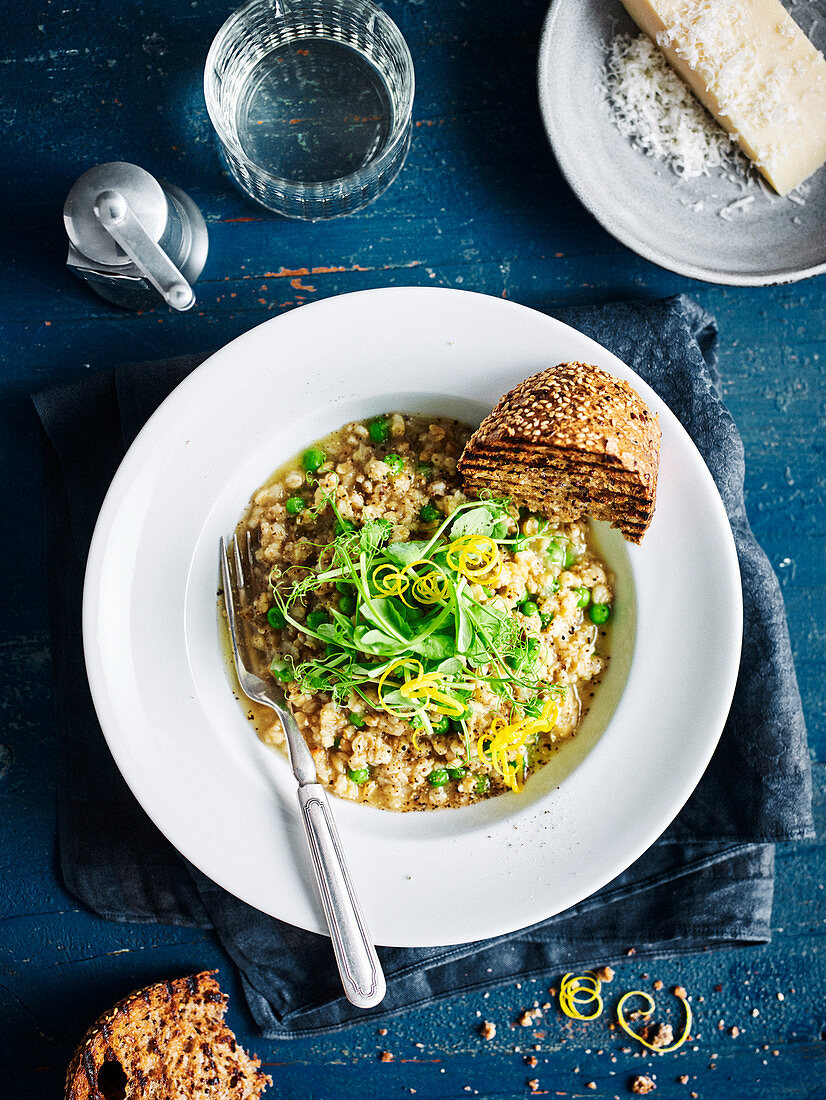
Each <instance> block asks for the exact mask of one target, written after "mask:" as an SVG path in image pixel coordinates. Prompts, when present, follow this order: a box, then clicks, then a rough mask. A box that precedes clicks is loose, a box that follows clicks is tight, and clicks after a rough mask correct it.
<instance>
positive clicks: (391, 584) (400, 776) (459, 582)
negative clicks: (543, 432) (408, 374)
mask: <svg viewBox="0 0 826 1100" xmlns="http://www.w3.org/2000/svg"><path fill="white" fill-rule="evenodd" d="M470 433H471V429H470V428H468V427H466V426H465V425H462V424H460V423H457V422H456V421H453V420H445V419H436V418H432V417H423V416H408V415H403V414H401V413H398V412H396V413H391V414H388V415H385V416H378V417H375V418H373V419H371V420H369V421H366V422H359V421H356V422H354V423H350V424H347V425H345V426H344V427H343V428H342V429H340V430H339V431H336V432H333V433H332V434H330V435H329V436H327V437H325V438H324V439H322V440H320V441H319V442H318V443H315V444H313V445H312V446H311V447H309V448H308V449H307V450H306V451H304V452H303V453H302V454H300V455H298V456H296V458H295V459H293V460H292V461H291V462H289V463H287V464H286V465H285V466H283V467H281V468H280V469H279V470H278V471H277V472H276V473H275V474H274V475H273V477H272V478H271V479H270V480H269V481H268V482H267V483H266V484H265V485H263V486H262V487H261V488H260V489H259V490H258V491H257V492H256V493H255V494H254V496H253V498H252V501H251V503H250V507H249V510H248V512H247V514H246V516H245V517H244V519H243V521H242V522H241V524H240V525H239V532H240V533H242V534H243V533H245V532H246V531H249V532H250V535H251V543H252V547H253V558H254V562H255V571H256V585H257V587H256V591H257V592H258V595H257V598H256V599H255V601H254V603H253V604H252V605H251V606H250V608H249V609H248V612H247V623H248V627H249V635H250V639H251V648H252V650H253V653H254V660H255V662H256V663H257V669H256V671H257V672H258V673H259V674H260V675H263V676H268V675H269V676H273V677H275V679H276V680H278V681H279V682H280V683H281V684H282V686H283V688H284V691H285V693H286V696H287V700H288V702H289V705H290V708H291V710H292V712H293V713H294V715H295V718H296V721H297V723H298V727H299V729H300V730H301V732H302V734H303V736H304V737H305V739H306V741H307V743H308V745H309V747H310V749H311V751H312V754H313V757H314V759H315V763H316V768H317V770H318V777H319V781H320V782H322V783H324V784H325V786H327V787H328V788H329V789H330V790H331V791H332V792H333V793H334V794H337V795H339V796H341V797H343V798H349V799H352V800H354V801H359V802H367V803H370V804H372V805H375V806H379V807H381V808H383V809H388V810H399V811H401V810H428V809H435V808H444V807H454V806H465V805H469V804H471V803H474V802H478V801H480V800H482V799H485V798H489V797H492V796H494V795H499V794H502V793H503V792H505V791H508V790H512V791H515V792H519V791H521V790H522V788H523V787H524V784H525V781H526V779H527V777H528V775H529V774H530V773H531V772H532V771H534V770H536V769H537V768H539V767H541V766H542V764H543V763H545V762H546V761H547V759H548V758H549V756H550V754H551V753H552V752H553V751H554V750H555V747H556V746H557V745H558V743H559V742H560V741H561V740H562V739H564V738H567V737H570V736H572V735H573V734H574V733H575V732H576V729H577V727H578V725H579V722H580V720H581V717H582V716H583V714H584V712H585V710H586V709H587V705H588V702H589V700H590V697H591V696H592V695H593V691H594V687H595V684H596V682H597V681H598V679H599V677H600V675H601V673H602V672H603V670H604V668H605V667H606V663H607V661H608V659H609V658H608V654H607V653H606V648H607V641H608V629H607V624H608V621H609V619H610V615H611V604H612V600H613V577H612V576H611V574H610V573H609V571H608V570H607V568H606V566H605V565H604V563H603V562H602V561H601V560H600V558H599V557H598V555H597V554H596V553H595V551H594V549H593V547H592V545H591V544H590V542H589V537H588V525H587V523H584V522H578V523H566V524H556V523H554V522H553V521H549V520H547V519H545V518H540V517H538V516H536V515H531V514H527V513H526V512H525V511H524V510H523V511H522V512H521V513H520V512H519V511H518V510H517V509H516V508H515V507H514V506H513V505H512V504H510V502H509V501H507V500H501V499H493V498H491V499H483V500H469V499H468V498H467V497H466V496H465V494H464V493H463V491H462V479H461V475H460V474H459V473H458V472H457V462H458V459H459V457H460V455H461V453H462V450H463V448H464V446H465V443H466V442H467V439H468V437H469V435H470ZM245 709H247V711H248V713H249V715H250V717H251V718H252V720H253V721H254V724H255V727H256V730H257V732H258V735H259V737H260V738H261V739H262V740H263V741H264V742H265V743H267V744H270V745H276V746H279V747H284V735H283V732H282V730H281V726H280V724H279V722H278V720H277V719H276V718H275V717H274V715H273V713H272V711H269V710H267V709H265V708H263V707H258V706H255V705H254V704H253V705H250V704H246V703H245Z"/></svg>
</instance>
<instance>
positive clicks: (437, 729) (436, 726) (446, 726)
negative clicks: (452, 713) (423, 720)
mask: <svg viewBox="0 0 826 1100" xmlns="http://www.w3.org/2000/svg"><path fill="white" fill-rule="evenodd" d="M430 724H431V726H432V727H433V732H434V733H448V732H449V731H450V719H449V718H448V716H447V715H446V714H440V715H439V716H438V717H437V718H434V719H433V720H432V721H431V723H430Z"/></svg>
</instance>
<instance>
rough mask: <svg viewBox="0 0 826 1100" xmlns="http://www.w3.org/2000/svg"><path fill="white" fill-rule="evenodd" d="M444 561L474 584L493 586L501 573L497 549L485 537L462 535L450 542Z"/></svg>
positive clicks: (494, 544) (492, 542)
mask: <svg viewBox="0 0 826 1100" xmlns="http://www.w3.org/2000/svg"><path fill="white" fill-rule="evenodd" d="M445 561H446V562H447V564H448V565H449V566H450V568H451V569H455V570H456V572H457V573H461V574H462V576H463V577H467V579H468V580H469V581H472V582H473V583H474V584H487V585H495V584H496V582H497V581H498V580H499V575H500V573H501V572H502V555H501V554H500V553H499V547H498V546H497V545H496V543H495V542H494V541H493V539H489V538H488V537H487V535H463V536H462V537H461V538H458V539H456V541H455V542H452V543H451V545H450V547H449V549H448V551H447V553H446V554H445Z"/></svg>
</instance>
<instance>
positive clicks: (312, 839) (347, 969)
mask: <svg viewBox="0 0 826 1100" xmlns="http://www.w3.org/2000/svg"><path fill="white" fill-rule="evenodd" d="M245 550H246V562H245V561H244V557H242V553H241V547H240V546H239V544H238V536H237V535H234V536H233V539H232V554H231V556H230V555H229V554H228V553H227V548H226V544H225V542H224V540H223V538H222V539H221V574H222V576H223V580H224V605H225V607H226V609H227V619H228V621H229V634H230V639H231V641H232V655H233V657H234V658H235V670H236V672H237V673H238V682H239V684H240V685H241V689H242V691H243V692H244V694H245V695H247V696H248V697H249V698H250V699H252V700H254V701H255V702H256V703H263V704H264V706H266V707H270V708H271V709H272V710H274V711H275V713H276V714H277V715H278V719H279V721H280V722H281V727H282V729H283V730H284V735H285V737H286V739H287V748H288V751H289V756H290V764H291V766H292V769H293V774H294V775H295V777H296V779H297V780H298V805H299V807H300V810H301V818H302V821H303V822H304V828H305V830H306V833H307V840H308V842H309V847H310V855H311V857H312V863H313V870H314V871H315V877H316V882H317V883H318V889H319V893H320V894H321V903H322V905H323V907H324V916H325V917H326V918H327V927H328V928H329V930H330V938H331V939H332V941H333V951H334V952H335V956H336V963H337V965H338V972H339V974H340V975H341V981H342V984H343V986H344V992H345V994H346V996H347V1000H348V1001H350V1002H351V1003H352V1004H354V1005H356V1006H357V1007H358V1008H372V1007H373V1005H377V1004H378V1003H379V1002H380V1001H381V1000H382V999H383V997H384V994H385V989H386V986H385V981H384V973H383V971H382V968H381V963H380V962H379V960H378V956H377V955H376V949H375V947H374V945H373V942H372V940H371V939H370V934H369V932H368V931H367V925H366V924H365V920H364V914H363V913H362V911H361V906H360V905H359V901H358V898H357V897H356V892H355V889H354V888H353V883H352V880H351V878H350V872H349V871H348V869H347V864H346V862H345V859H344V852H343V850H342V847H341V840H340V839H339V835H338V830H337V829H336V826H335V822H334V821H333V815H332V812H331V811H330V805H329V802H328V801H327V792H326V791H325V790H324V788H323V787H322V785H321V784H320V783H319V782H318V777H317V775H316V769H315V763H314V761H313V758H312V755H311V754H310V750H309V749H308V748H307V743H306V741H305V740H304V738H303V737H302V736H301V732H300V731H299V729H298V726H297V725H296V722H295V719H294V718H293V716H292V714H291V712H290V710H289V708H288V706H287V701H286V699H285V697H284V693H283V692H282V691H281V689H280V688H279V687H278V685H277V684H276V683H275V682H270V681H266V680H262V679H261V677H260V676H256V675H255V674H254V673H252V672H250V671H249V670H248V669H247V667H246V665H245V664H244V660H243V657H242V655H241V647H240V646H239V639H241V641H243V635H242V633H241V626H240V624H239V622H238V615H237V611H236V603H237V604H238V605H240V607H241V609H242V610H243V609H244V608H245V607H246V606H247V605H248V604H249V602H250V599H251V595H252V592H251V586H252V577H253V573H252V547H251V544H250V533H249V531H247V545H246V547H245ZM230 557H232V559H233V560H232V562H230Z"/></svg>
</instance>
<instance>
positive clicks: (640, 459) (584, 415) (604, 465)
mask: <svg viewBox="0 0 826 1100" xmlns="http://www.w3.org/2000/svg"><path fill="white" fill-rule="evenodd" d="M659 455H660V425H659V422H658V420H657V417H656V416H655V415H654V414H653V413H652V412H651V410H650V409H649V408H648V406H647V405H646V404H645V403H644V402H643V401H642V399H641V398H640V397H639V396H638V395H637V394H636V393H635V391H634V390H633V389H632V388H631V386H629V385H628V383H627V382H623V381H621V380H620V379H618V378H614V376H613V375H611V374H608V372H607V371H604V370H602V369H601V368H600V367H595V366H591V365H590V364H588V363H560V364H559V365H558V366H556V367H550V368H549V369H548V370H544V371H542V372H541V373H540V374H535V375H533V377H531V378H527V379H526V380H525V381H524V382H520V384H519V385H518V386H516V388H515V389H513V390H511V391H510V393H507V394H505V396H504V397H503V398H502V400H501V401H500V402H499V404H498V405H497V406H496V408H495V409H494V410H493V412H492V413H491V414H490V415H489V416H487V417H485V419H484V420H483V421H482V423H481V425H480V426H479V428H478V429H477V430H476V431H475V432H474V434H473V435H472V436H471V437H470V439H469V440H468V443H467V446H466V447H465V449H464V452H463V453H462V457H461V458H460V459H459V470H460V471H461V473H462V475H463V477H464V481H465V491H466V492H467V493H468V495H470V496H478V495H479V494H480V493H481V492H482V491H483V490H488V491H490V492H493V493H494V494H496V495H498V496H508V497H510V498H511V499H512V500H513V501H514V502H515V503H516V504H519V505H524V506H525V507H527V508H530V510H531V511H533V512H539V513H540V514H544V515H548V516H553V517H554V518H556V519H558V520H560V521H562V522H570V521H573V520H577V519H580V518H581V517H582V516H584V515H591V516H593V517H594V518H595V519H601V520H606V521H607V522H608V523H611V524H613V526H614V527H618V528H619V530H620V531H622V533H623V535H624V536H625V538H627V539H628V540H629V541H631V542H640V541H641V539H642V537H643V535H644V534H645V531H646V529H647V528H648V525H649V523H650V522H651V517H652V516H653V514H654V505H655V502H656V497H657V471H658V468H659Z"/></svg>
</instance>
